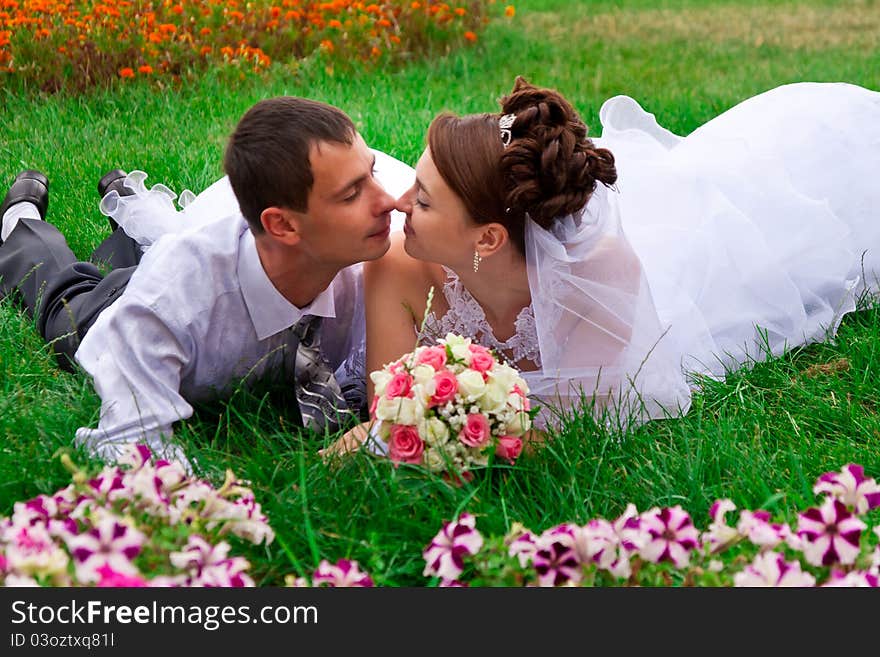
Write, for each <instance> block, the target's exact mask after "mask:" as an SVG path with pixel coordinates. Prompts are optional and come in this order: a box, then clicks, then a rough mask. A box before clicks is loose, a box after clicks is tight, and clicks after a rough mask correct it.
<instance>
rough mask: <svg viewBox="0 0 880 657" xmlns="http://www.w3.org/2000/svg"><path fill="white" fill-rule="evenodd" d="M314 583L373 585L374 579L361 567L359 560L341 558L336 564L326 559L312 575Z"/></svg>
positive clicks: (332, 585) (343, 586)
mask: <svg viewBox="0 0 880 657" xmlns="http://www.w3.org/2000/svg"><path fill="white" fill-rule="evenodd" d="M312 585H313V586H322V585H323V586H330V587H334V588H350V587H370V586H373V580H372V578H371V577H370V576H369V575H368V574H367V573H365V572H363V571H362V570H361V569H360V566H359V565H358V562H357V561H353V560H350V559H340V560H339V561H337V562H336V564H335V565H334V564H331V563H330V562H329V561H327V560H326V559H324V560H323V561H321V563H319V564H318V568H317V569H316V570H315V574H314V575H312Z"/></svg>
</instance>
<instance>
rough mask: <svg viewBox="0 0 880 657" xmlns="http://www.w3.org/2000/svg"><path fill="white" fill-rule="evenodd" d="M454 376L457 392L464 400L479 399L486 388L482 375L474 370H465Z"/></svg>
mask: <svg viewBox="0 0 880 657" xmlns="http://www.w3.org/2000/svg"><path fill="white" fill-rule="evenodd" d="M455 378H456V379H458V392H459V394H461V396H462V397H464V399H465V401H468V402H472V401H475V400H477V399H479V398H480V396H481V395H482V394H483V392H485V390H486V382H485V381H483V375H482V374H480V373H479V372H477V371H476V370H465V371H464V372H462V373H461V374H459V375H458V376H456V377H455Z"/></svg>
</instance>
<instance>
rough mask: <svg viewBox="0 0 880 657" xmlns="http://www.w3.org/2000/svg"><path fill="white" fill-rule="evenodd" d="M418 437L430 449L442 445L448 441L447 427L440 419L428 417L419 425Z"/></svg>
mask: <svg viewBox="0 0 880 657" xmlns="http://www.w3.org/2000/svg"><path fill="white" fill-rule="evenodd" d="M419 435H420V436H421V437H422V439H423V440H424V441H425V442H426V443H428V445H431V446H432V447H435V446H438V445H443V444H444V443H446V442H447V441H448V440H449V427H447V426H446V423H445V422H443V420H441V419H440V418H437V417H429V418H426V419H425V420H422V422H420V423H419Z"/></svg>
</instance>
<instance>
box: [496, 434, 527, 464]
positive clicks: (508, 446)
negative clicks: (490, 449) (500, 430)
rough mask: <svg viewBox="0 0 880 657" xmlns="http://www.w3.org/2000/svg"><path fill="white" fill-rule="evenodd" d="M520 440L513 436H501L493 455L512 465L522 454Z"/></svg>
mask: <svg viewBox="0 0 880 657" xmlns="http://www.w3.org/2000/svg"><path fill="white" fill-rule="evenodd" d="M522 447H523V442H522V439H520V438H516V437H514V436H501V438H499V439H498V446H497V447H496V448H495V455H496V456H498V457H500V458H502V459H504V460H505V461H509V462H511V463H513V462H514V461H516V459H517V457H518V456H519V455H520V453H521V452H522Z"/></svg>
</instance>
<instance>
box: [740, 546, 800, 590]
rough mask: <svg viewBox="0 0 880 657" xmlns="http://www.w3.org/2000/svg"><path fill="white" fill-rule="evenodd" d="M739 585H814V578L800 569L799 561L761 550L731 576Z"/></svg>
mask: <svg viewBox="0 0 880 657" xmlns="http://www.w3.org/2000/svg"><path fill="white" fill-rule="evenodd" d="M733 585H734V586H740V587H758V586H764V587H795V586H805V587H809V586H815V585H816V578H815V577H813V576H812V575H811V574H810V573H805V572H803V571H802V570H801V564H800V562H799V561H786V560H785V558H784V557H783V556H782V555H781V554H779V553H778V552H773V551H767V552H761V553H759V554H758V556H756V557H755V558H754V560H753V561H752V563H751V564H749V565H748V566H746V567H745V569H744V570H743V571H742V572H739V573H737V574H736V575H734V576H733Z"/></svg>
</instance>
